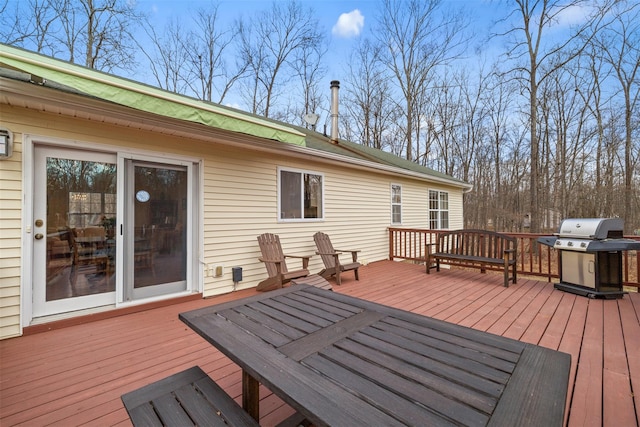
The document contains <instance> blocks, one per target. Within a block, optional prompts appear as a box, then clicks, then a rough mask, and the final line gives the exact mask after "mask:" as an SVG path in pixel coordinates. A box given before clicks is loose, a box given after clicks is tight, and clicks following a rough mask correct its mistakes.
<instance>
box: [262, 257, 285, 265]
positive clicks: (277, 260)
mask: <svg viewBox="0 0 640 427" xmlns="http://www.w3.org/2000/svg"><path fill="white" fill-rule="evenodd" d="M258 260H259V261H261V262H272V263H274V264H281V263H282V262H284V260H282V259H268V258H262V257H258Z"/></svg>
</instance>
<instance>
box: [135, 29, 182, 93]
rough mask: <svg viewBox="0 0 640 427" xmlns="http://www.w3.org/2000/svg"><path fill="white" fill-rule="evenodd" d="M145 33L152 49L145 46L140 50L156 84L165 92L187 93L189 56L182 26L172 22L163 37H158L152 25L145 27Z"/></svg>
mask: <svg viewBox="0 0 640 427" xmlns="http://www.w3.org/2000/svg"><path fill="white" fill-rule="evenodd" d="M145 31H146V32H147V35H148V36H149V38H150V40H151V49H149V48H147V47H145V46H140V49H141V51H142V52H143V53H144V54H145V55H146V56H147V58H148V59H149V67H150V69H151V73H152V74H153V77H154V78H155V81H156V84H157V85H158V86H159V87H160V88H162V89H164V90H168V91H171V92H176V93H185V92H186V82H185V79H186V77H187V74H188V73H187V70H186V66H187V61H188V56H187V51H186V49H185V46H186V41H185V40H184V33H183V32H182V30H181V29H180V26H179V25H178V23H177V22H176V21H175V20H172V21H170V22H169V23H168V24H167V25H166V26H165V28H164V33H163V34H162V35H158V34H157V33H156V31H155V29H154V27H153V26H152V25H145Z"/></svg>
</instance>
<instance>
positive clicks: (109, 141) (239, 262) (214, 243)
mask: <svg viewBox="0 0 640 427" xmlns="http://www.w3.org/2000/svg"><path fill="white" fill-rule="evenodd" d="M2 126H4V127H6V128H9V129H11V130H12V131H13V132H14V136H15V141H16V143H15V146H14V155H13V157H12V158H11V159H10V160H5V161H1V162H0V195H1V199H2V204H1V206H0V215H1V216H0V219H1V221H0V243H1V246H0V250H1V251H2V257H1V260H0V263H1V264H0V268H1V272H2V274H1V276H0V303H1V307H2V314H1V315H0V322H2V323H1V330H0V338H2V337H9V336H15V335H17V334H19V333H20V327H19V322H20V285H21V283H20V277H21V267H22V263H21V242H22V240H21V239H22V227H26V226H27V225H29V224H22V223H21V218H23V217H24V215H23V212H22V208H23V204H22V194H23V191H22V188H23V183H22V178H23V163H22V145H21V141H22V139H23V134H31V135H39V136H44V137H54V138H61V139H64V140H67V141H79V142H80V144H79V145H80V146H83V147H90V146H91V145H92V144H102V145H105V146H111V147H114V148H117V149H118V150H122V151H131V150H133V151H135V152H138V153H140V152H143V151H148V152H149V153H157V152H161V153H163V155H168V156H171V154H176V155H183V156H191V157H194V158H199V159H202V160H203V162H202V164H203V166H204V170H203V173H204V175H203V189H202V195H203V224H204V227H203V237H204V253H203V254H202V257H201V260H202V262H203V265H202V267H203V271H204V294H205V296H209V295H214V294H219V293H224V292H229V291H231V290H232V289H233V282H232V277H231V267H235V266H239V267H242V268H243V276H244V277H243V281H242V282H240V283H239V284H238V287H237V288H238V289H242V288H246V287H254V286H256V285H257V283H258V282H259V281H260V280H262V279H264V278H265V277H266V270H265V268H264V266H263V265H261V263H260V262H259V261H258V257H259V256H260V250H259V247H258V244H257V240H256V236H258V235H259V234H261V233H265V232H271V233H275V234H279V235H280V239H281V242H282V245H283V249H284V252H285V253H291V254H298V255H300V254H309V255H311V254H314V252H315V245H314V242H313V234H314V233H315V232H317V231H323V232H326V233H327V234H329V235H330V236H331V238H332V241H333V244H334V246H335V247H337V248H343V249H360V250H361V252H360V254H359V260H361V261H363V262H365V263H366V262H372V261H378V260H382V259H386V258H387V257H388V233H387V227H389V226H390V220H391V199H390V197H391V183H394V184H400V185H402V195H403V224H402V226H403V227H415V228H426V227H427V226H428V189H433V188H437V189H441V190H447V191H449V202H450V215H451V227H452V228H461V227H462V194H461V190H459V189H455V188H447V187H444V186H441V185H436V184H429V183H425V182H421V181H417V180H413V179H410V178H406V177H396V176H391V175H388V174H382V173H379V172H375V171H363V170H354V169H347V168H345V167H344V166H342V165H340V164H337V163H335V162H327V161H326V160H325V161H323V160H313V159H309V160H306V159H297V158H287V157H284V156H282V155H275V154H270V153H265V152H261V151H253V150H250V149H246V148H238V147H234V146H229V145H224V143H223V142H222V141H211V142H204V141H201V140H190V139H186V138H181V137H174V136H168V135H163V134H158V133H153V132H148V131H140V130H134V129H131V128H126V127H119V126H115V125H110V124H105V123H101V122H96V121H90V120H85V119H78V118H71V117H68V116H63V115H56V114H51V113H44V112H37V111H34V110H30V109H23V108H18V107H8V106H6V105H2ZM279 166H280V167H289V168H296V169H303V170H309V171H313V172H319V173H322V174H323V175H324V190H325V197H324V207H325V211H324V212H325V218H324V220H323V221H317V222H316V221H314V222H293V223H292V222H289V223H283V222H279V221H278V212H277V206H278V201H277V194H278V192H277V171H278V167H279ZM30 173H32V171H28V172H26V173H25V175H26V174H30ZM298 262H299V261H298V260H295V259H292V260H291V261H288V266H289V268H290V269H294V268H297V267H298V265H299V264H297V263H298ZM213 265H222V266H223V267H224V274H223V276H222V277H210V276H209V274H208V273H207V271H208V269H206V268H205V267H207V266H213ZM321 269H322V262H321V260H320V257H318V256H315V257H313V258H312V260H311V263H310V270H311V271H312V272H317V271H319V270H321Z"/></svg>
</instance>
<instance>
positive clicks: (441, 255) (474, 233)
mask: <svg viewBox="0 0 640 427" xmlns="http://www.w3.org/2000/svg"><path fill="white" fill-rule="evenodd" d="M426 254H427V259H426V261H427V266H426V268H427V274H429V273H430V270H431V269H432V268H434V267H435V268H436V270H437V271H440V263H444V264H449V265H456V266H460V267H474V268H480V271H481V272H483V273H485V272H486V267H487V266H488V265H491V266H502V267H503V268H504V286H505V287H506V288H507V287H509V280H511V281H512V282H513V283H516V282H517V280H518V279H517V272H516V267H517V265H516V259H517V247H516V239H515V238H514V237H509V236H506V235H504V234H500V233H496V232H494V231H488V230H456V231H448V232H444V233H441V234H438V237H437V240H436V243H427V245H426ZM434 263H435V265H434ZM509 270H511V275H509Z"/></svg>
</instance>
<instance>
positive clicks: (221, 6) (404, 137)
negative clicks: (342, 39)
mask: <svg viewBox="0 0 640 427" xmlns="http://www.w3.org/2000/svg"><path fill="white" fill-rule="evenodd" d="M159 1H160V2H161V1H162V0H159ZM471 1H473V0H469V1H443V0H380V1H375V2H373V1H371V2H361V3H363V7H365V6H366V7H367V8H368V9H370V10H371V14H369V13H368V14H367V16H371V24H369V18H368V17H367V26H368V28H369V31H367V32H366V33H362V32H361V30H362V28H363V27H364V23H365V20H364V16H363V15H362V13H361V11H360V10H359V9H352V10H350V11H345V13H344V14H342V15H340V16H339V17H338V18H337V22H336V24H335V26H334V27H333V29H332V32H331V33H330V32H329V31H327V30H326V29H325V28H323V27H322V25H321V23H320V20H319V16H321V15H322V14H321V13H319V11H318V9H319V8H322V7H323V2H311V1H304V0H282V1H280V0H275V1H273V2H267V1H264V2H258V1H251V2H245V1H243V0H237V1H236V2H233V3H235V4H234V7H235V9H234V10H235V11H236V12H235V15H230V14H229V12H228V4H229V2H224V1H221V2H217V3H216V2H203V1H190V2H185V3H182V2H171V3H172V4H173V5H174V6H176V7H180V8H182V7H183V6H184V10H183V11H182V12H181V13H180V14H179V15H176V16H173V17H170V18H169V19H166V20H165V21H164V22H163V23H159V22H158V20H157V19H156V17H154V13H153V10H154V7H155V6H153V5H150V3H153V2H150V0H140V1H138V2H135V1H132V0H22V1H17V0H0V41H1V42H2V43H5V44H9V45H13V46H18V47H22V48H25V49H28V50H31V51H36V52H39V53H42V54H45V55H48V56H52V57H55V58H58V59H63V60H67V61H70V62H74V63H77V64H80V65H83V66H86V67H89V68H93V69H97V70H100V71H104V72H108V73H112V74H116V75H119V76H122V77H127V78H131V79H134V80H137V81H142V82H144V83H147V84H151V85H154V86H158V87H161V88H162V89H165V90H169V91H173V92H177V93H181V94H185V95H188V96H192V97H195V98H198V99H201V100H204V101H210V102H215V103H220V104H224V105H230V106H233V107H235V108H239V109H241V110H243V111H247V112H250V113H254V114H258V115H261V116H265V117H269V118H273V119H276V120H281V121H284V122H288V123H292V124H296V125H301V126H307V127H308V126H309V125H308V124H307V123H306V122H305V121H304V120H303V116H304V115H305V114H308V113H316V114H319V115H320V116H321V120H320V122H319V124H318V125H317V130H318V131H319V132H325V129H324V125H323V123H326V122H327V119H328V117H329V108H330V106H329V102H330V92H329V86H328V84H327V82H328V81H329V80H334V79H335V80H339V81H340V82H341V91H340V137H341V138H344V139H348V140H351V141H354V142H358V143H360V144H363V145H367V146H371V147H376V148H380V149H383V150H386V151H389V152H392V153H394V154H396V155H398V156H401V157H404V158H406V159H408V160H411V161H414V162H417V163H419V164H421V165H424V166H427V167H430V168H433V169H435V170H438V171H440V172H444V173H447V174H449V175H452V176H454V177H456V178H459V179H462V180H464V181H467V182H469V183H471V184H473V190H472V191H471V192H469V193H467V194H465V199H464V210H465V218H464V221H465V227H469V228H493V229H496V230H500V231H518V232H521V231H530V232H534V233H535V232H549V231H557V227H558V225H559V221H560V220H561V219H563V218H570V217H621V218H623V219H624V220H625V233H627V234H631V233H634V232H635V233H638V232H640V142H639V141H640V109H639V108H638V107H639V104H640V1H638V0H635V1H630V0H589V1H583V0H569V1H562V0H509V1H484V2H481V7H482V8H483V9H484V12H483V13H482V16H483V17H487V16H488V17H489V19H488V21H487V22H488V25H487V26H479V25H477V21H478V20H479V19H480V16H479V15H478V14H477V11H478V8H477V6H478V4H479V2H475V3H474V6H476V7H475V8H471V7H469V6H470V5H471V3H470V2H471ZM352 3H357V2H352ZM150 6H151V7H150ZM187 6H189V7H187ZM223 11H224V13H223ZM474 11H475V12H474ZM474 13H475V15H474ZM489 21H490V22H489ZM343 33H344V34H347V35H351V36H353V35H356V36H358V37H357V40H356V42H353V43H352V44H351V46H350V48H349V51H348V53H347V54H346V55H345V57H344V58H346V59H342V60H338V61H336V58H335V56H333V55H332V52H333V49H334V48H335V43H336V42H335V39H336V38H338V37H339V36H340V35H341V34H343ZM332 36H333V38H332ZM338 66H339V67H338ZM426 208H427V207H425V210H426ZM425 218H426V214H425Z"/></svg>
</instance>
